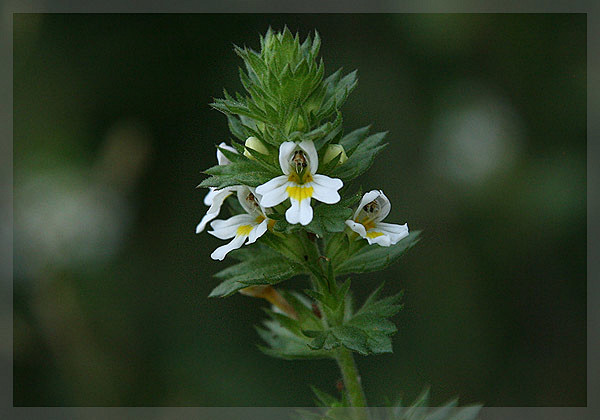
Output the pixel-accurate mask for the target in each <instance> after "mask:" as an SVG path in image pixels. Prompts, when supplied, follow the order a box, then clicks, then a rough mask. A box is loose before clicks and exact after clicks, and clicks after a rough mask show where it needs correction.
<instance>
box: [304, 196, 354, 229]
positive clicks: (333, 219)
mask: <svg viewBox="0 0 600 420" xmlns="http://www.w3.org/2000/svg"><path fill="white" fill-rule="evenodd" d="M352 213H353V211H352V209H350V208H348V207H346V206H345V204H344V203H337V204H319V205H318V206H316V207H315V209H314V212H313V220H312V221H311V222H310V223H309V224H308V225H307V226H306V229H307V230H309V231H310V232H313V233H315V234H317V235H319V236H324V235H325V232H343V231H344V230H345V229H346V223H345V222H346V220H348V219H350V218H351V217H352Z"/></svg>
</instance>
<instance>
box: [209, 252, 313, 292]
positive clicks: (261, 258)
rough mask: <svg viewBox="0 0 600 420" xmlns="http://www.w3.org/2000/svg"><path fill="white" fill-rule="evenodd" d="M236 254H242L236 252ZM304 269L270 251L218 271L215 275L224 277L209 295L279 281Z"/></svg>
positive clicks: (302, 272)
mask: <svg viewBox="0 0 600 420" xmlns="http://www.w3.org/2000/svg"><path fill="white" fill-rule="evenodd" d="M238 255H243V254H240V253H238ZM304 273H305V271H304V269H303V268H302V267H301V266H300V265H298V264H294V263H292V262H290V261H289V260H286V259H284V258H281V256H280V255H277V254H276V253H274V252H272V251H270V250H269V251H267V250H264V253H262V254H259V255H256V256H253V257H252V258H250V259H247V260H244V261H242V262H240V263H238V264H235V265H232V266H231V267H228V268H226V269H224V270H222V271H219V272H218V273H217V274H216V275H215V277H217V278H222V279H225V281H223V282H222V283H221V284H220V285H218V286H217V287H216V288H214V289H213V291H212V292H211V293H210V295H209V297H226V296H230V295H232V294H234V293H235V292H237V291H238V290H240V289H243V288H245V287H248V286H252V285H260V284H269V285H274V284H277V283H281V282H282V281H284V280H287V279H289V278H290V277H293V276H295V275H298V274H304Z"/></svg>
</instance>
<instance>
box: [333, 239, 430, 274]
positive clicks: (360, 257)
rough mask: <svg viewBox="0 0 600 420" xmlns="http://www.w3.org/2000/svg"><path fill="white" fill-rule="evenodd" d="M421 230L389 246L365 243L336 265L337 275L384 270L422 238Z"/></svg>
mask: <svg viewBox="0 0 600 420" xmlns="http://www.w3.org/2000/svg"><path fill="white" fill-rule="evenodd" d="M419 236H420V231H415V232H411V233H410V234H409V235H408V236H407V237H406V238H404V239H402V240H401V241H400V242H398V243H397V244H396V245H392V246H389V247H384V246H379V245H365V246H363V247H362V248H361V249H360V250H359V251H357V252H356V253H355V254H353V255H352V256H350V258H348V259H347V260H345V261H343V262H341V263H340V264H339V265H338V266H337V267H335V272H336V274H337V275H342V274H349V273H368V272H372V271H379V270H383V269H384V268H386V267H388V266H389V265H390V264H392V263H394V262H395V261H397V260H398V259H399V258H400V257H401V256H402V255H403V254H404V252H406V251H407V250H408V249H410V248H412V247H413V246H414V245H415V244H416V243H417V242H419V240H420V237H419Z"/></svg>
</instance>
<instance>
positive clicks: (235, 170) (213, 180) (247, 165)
mask: <svg viewBox="0 0 600 420" xmlns="http://www.w3.org/2000/svg"><path fill="white" fill-rule="evenodd" d="M205 173H206V174H208V175H212V176H211V177H210V178H207V179H205V180H203V181H202V182H201V183H200V186H201V187H215V188H224V187H230V186H234V185H247V186H249V187H258V186H259V185H261V184H264V183H265V182H268V181H270V180H271V179H273V178H275V177H276V176H279V175H280V174H279V173H277V172H275V171H274V170H269V169H267V168H266V167H265V166H264V165H261V164H259V163H258V162H256V161H251V160H249V159H244V160H239V161H237V162H231V163H230V164H228V165H215V166H213V167H211V168H209V169H207V170H206V171H205Z"/></svg>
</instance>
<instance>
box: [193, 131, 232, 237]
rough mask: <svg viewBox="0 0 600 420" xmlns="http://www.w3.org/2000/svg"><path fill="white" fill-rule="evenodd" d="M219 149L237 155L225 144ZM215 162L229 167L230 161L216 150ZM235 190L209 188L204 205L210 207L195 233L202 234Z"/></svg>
mask: <svg viewBox="0 0 600 420" xmlns="http://www.w3.org/2000/svg"><path fill="white" fill-rule="evenodd" d="M219 147H220V148H221V149H225V150H229V151H230V152H233V153H237V150H235V149H234V148H233V147H231V146H229V145H228V144H226V143H225V142H222V143H221V144H219ZM217 162H219V165H229V164H230V163H231V161H230V160H229V159H227V157H225V155H224V154H223V152H221V151H220V150H219V149H217ZM236 188H237V187H225V188H222V189H219V190H218V189H216V188H213V187H211V188H210V190H209V191H208V194H206V197H204V204H205V205H207V206H210V208H209V209H208V211H207V212H206V214H205V215H204V217H203V218H202V220H200V223H198V226H196V233H200V232H202V231H203V230H204V228H205V227H206V224H207V223H208V222H210V221H211V220H213V219H215V218H216V217H217V216H218V215H219V213H220V212H221V206H222V205H223V202H224V201H225V199H226V198H227V197H229V196H230V195H231V194H233V193H234V192H235V191H236Z"/></svg>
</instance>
